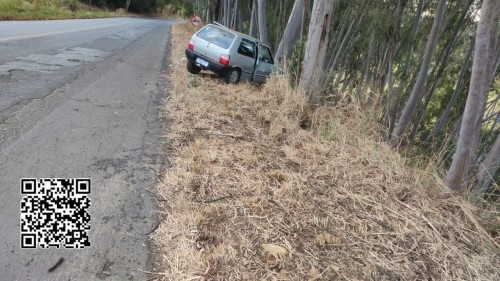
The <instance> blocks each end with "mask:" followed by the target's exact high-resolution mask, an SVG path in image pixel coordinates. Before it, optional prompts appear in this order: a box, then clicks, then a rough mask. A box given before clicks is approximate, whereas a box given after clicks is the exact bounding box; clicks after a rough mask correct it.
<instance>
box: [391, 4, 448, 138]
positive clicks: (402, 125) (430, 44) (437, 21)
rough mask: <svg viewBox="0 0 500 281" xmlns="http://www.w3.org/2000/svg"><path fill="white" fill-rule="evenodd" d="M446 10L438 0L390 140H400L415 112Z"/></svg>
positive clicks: (444, 5)
mask: <svg viewBox="0 0 500 281" xmlns="http://www.w3.org/2000/svg"><path fill="white" fill-rule="evenodd" d="M445 10H446V0H439V2H438V6H437V9H436V15H435V17H434V21H433V23H432V28H431V32H430V34H429V38H428V39H427V44H426V46H425V53H424V57H423V60H422V65H421V66H420V71H419V73H418V77H417V80H416V82H415V85H414V86H413V89H412V91H411V94H410V98H409V99H408V102H407V103H406V105H405V107H404V109H403V113H402V114H401V117H400V118H399V122H398V126H397V129H396V135H395V136H393V137H392V138H391V140H392V142H393V143H394V142H400V141H401V138H402V137H403V134H404V133H405V131H406V129H407V128H408V125H409V124H410V121H411V119H412V118H413V115H414V114H415V110H416V108H417V104H418V102H419V100H420V99H421V98H422V94H423V92H424V86H425V80H426V79H427V72H428V71H429V66H430V64H431V59H432V54H433V53H434V50H435V49H436V44H437V41H438V35H439V29H440V28H441V24H442V22H443V17H444V12H445Z"/></svg>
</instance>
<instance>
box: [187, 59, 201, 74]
mask: <svg viewBox="0 0 500 281" xmlns="http://www.w3.org/2000/svg"><path fill="white" fill-rule="evenodd" d="M187 70H188V71H189V73H193V74H198V73H200V71H201V68H200V67H198V66H196V64H194V62H190V61H188V62H187Z"/></svg>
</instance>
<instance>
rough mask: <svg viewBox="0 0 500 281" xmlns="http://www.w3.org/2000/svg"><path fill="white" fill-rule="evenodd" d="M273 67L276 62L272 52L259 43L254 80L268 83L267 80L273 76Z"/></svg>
mask: <svg viewBox="0 0 500 281" xmlns="http://www.w3.org/2000/svg"><path fill="white" fill-rule="evenodd" d="M273 66H274V60H273V56H272V55H271V51H270V50H269V48H268V47H267V46H265V45H262V44H260V43H259V46H258V48H257V61H256V62H255V70H254V72H253V78H252V80H253V81H255V82H258V83H264V82H266V78H267V77H268V76H269V74H271V71H272V69H273Z"/></svg>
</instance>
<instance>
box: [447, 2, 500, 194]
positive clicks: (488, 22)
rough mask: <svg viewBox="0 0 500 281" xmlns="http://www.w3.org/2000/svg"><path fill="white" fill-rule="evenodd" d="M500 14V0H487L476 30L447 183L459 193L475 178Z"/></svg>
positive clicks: (482, 7)
mask: <svg viewBox="0 0 500 281" xmlns="http://www.w3.org/2000/svg"><path fill="white" fill-rule="evenodd" d="M499 15H500V2H499V1H498V0H483V4H482V6H481V14H480V19H479V23H478V25H477V30H476V39H475V50H474V60H473V64H472V74H471V79H470V85H469V93H468V96H467V102H466V105H465V109H464V116H463V119H462V124H461V126H460V134H459V137H458V142H457V148H456V150H455V154H454V155H453V161H452V163H451V166H450V168H449V170H448V173H447V175H446V185H447V186H448V187H449V188H451V189H452V190H454V191H456V192H458V193H463V192H464V191H465V189H466V183H467V181H468V180H469V179H470V178H471V174H472V170H473V167H474V164H475V163H476V156H477V150H478V148H479V143H480V134H481V127H482V126H481V125H482V124H481V123H482V122H481V121H482V118H483V114H484V111H485V108H486V101H487V97H488V92H489V88H490V83H491V81H490V79H489V78H490V77H491V73H490V72H491V71H492V70H493V63H492V62H491V58H492V57H491V56H492V54H495V52H496V45H494V43H498V42H500V41H499V40H498V34H497V32H493V31H494V30H496V28H497V27H498V19H499ZM492 36H493V38H492ZM492 42H493V44H492Z"/></svg>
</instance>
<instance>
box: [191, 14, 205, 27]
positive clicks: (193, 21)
mask: <svg viewBox="0 0 500 281" xmlns="http://www.w3.org/2000/svg"><path fill="white" fill-rule="evenodd" d="M201 22H202V19H201V17H200V16H198V15H193V16H192V17H191V24H192V25H193V26H195V27H198V26H199V25H200V24H201Z"/></svg>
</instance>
